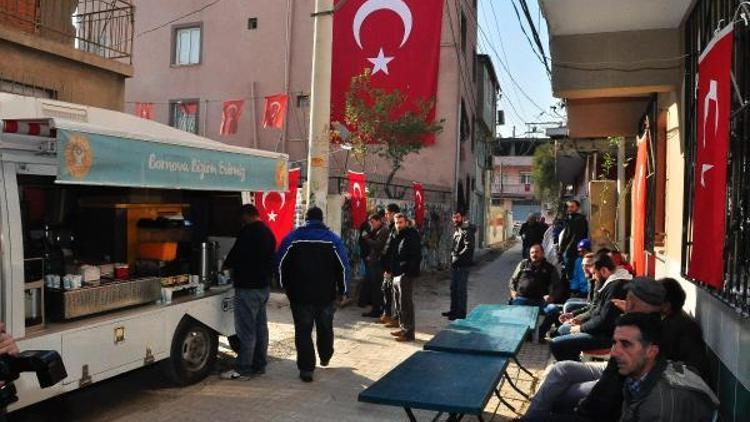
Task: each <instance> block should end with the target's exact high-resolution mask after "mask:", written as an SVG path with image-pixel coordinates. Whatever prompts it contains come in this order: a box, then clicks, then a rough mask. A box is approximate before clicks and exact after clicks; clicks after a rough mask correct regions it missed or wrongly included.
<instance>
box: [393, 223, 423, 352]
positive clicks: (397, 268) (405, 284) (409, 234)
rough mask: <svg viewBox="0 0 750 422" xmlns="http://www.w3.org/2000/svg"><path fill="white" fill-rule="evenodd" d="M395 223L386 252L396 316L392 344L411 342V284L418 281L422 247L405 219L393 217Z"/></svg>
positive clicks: (412, 295)
mask: <svg viewBox="0 0 750 422" xmlns="http://www.w3.org/2000/svg"><path fill="white" fill-rule="evenodd" d="M394 222H395V223H396V237H395V238H394V239H393V241H392V242H391V244H390V245H389V247H390V248H393V253H392V254H391V255H390V256H391V258H392V259H391V262H390V267H389V268H390V271H391V274H392V276H393V302H394V304H395V305H396V313H397V314H398V315H399V317H400V318H399V327H400V329H399V330H398V331H394V332H392V333H391V335H393V336H395V337H396V341H401V342H404V341H413V340H414V282H415V281H416V279H417V277H419V271H420V266H421V264H422V244H421V241H420V239H419V232H417V229H415V228H414V227H410V226H409V223H408V221H407V219H406V216H405V215H403V214H401V213H399V214H396V215H394Z"/></svg>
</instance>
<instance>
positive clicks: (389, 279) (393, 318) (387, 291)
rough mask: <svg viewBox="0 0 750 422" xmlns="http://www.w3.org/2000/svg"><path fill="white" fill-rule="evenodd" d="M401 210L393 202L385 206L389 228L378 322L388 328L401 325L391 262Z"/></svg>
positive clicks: (384, 252)
mask: <svg viewBox="0 0 750 422" xmlns="http://www.w3.org/2000/svg"><path fill="white" fill-rule="evenodd" d="M399 212H401V208H399V206H398V205H396V204H393V203H391V204H388V206H386V207H385V226H386V228H387V230H388V238H387V239H386V241H385V246H384V247H383V253H382V254H381V262H382V264H383V270H384V273H383V285H382V291H383V315H381V316H380V319H378V322H379V323H381V324H385V326H386V327H388V328H397V327H399V323H398V315H397V314H395V304H394V303H393V276H392V275H391V274H392V271H391V262H392V261H393V257H392V255H393V251H394V248H392V247H391V244H392V243H393V242H394V240H395V238H396V234H397V232H396V223H395V222H394V221H393V220H394V219H393V216H395V215H396V214H398V213H399Z"/></svg>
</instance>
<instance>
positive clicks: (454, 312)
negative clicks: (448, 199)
mask: <svg viewBox="0 0 750 422" xmlns="http://www.w3.org/2000/svg"><path fill="white" fill-rule="evenodd" d="M453 227H454V231H453V247H452V249H451V308H450V310H449V311H448V312H443V316H446V317H448V319H450V320H451V321H453V320H454V319H463V318H466V308H467V306H468V304H467V299H468V298H467V296H468V295H467V288H468V283H469V267H471V266H472V265H473V264H474V237H475V234H474V233H475V232H476V230H477V229H476V227H474V226H473V225H471V224H469V222H468V221H467V220H465V219H464V212H463V211H461V210H457V211H456V212H455V213H453Z"/></svg>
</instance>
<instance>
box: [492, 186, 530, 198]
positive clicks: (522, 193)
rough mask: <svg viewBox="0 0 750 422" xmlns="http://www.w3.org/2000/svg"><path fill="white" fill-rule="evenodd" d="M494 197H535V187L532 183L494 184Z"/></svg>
mask: <svg viewBox="0 0 750 422" xmlns="http://www.w3.org/2000/svg"><path fill="white" fill-rule="evenodd" d="M491 189H492V194H493V195H505V196H514V197H532V196H534V185H532V184H530V183H493V184H492V187H491Z"/></svg>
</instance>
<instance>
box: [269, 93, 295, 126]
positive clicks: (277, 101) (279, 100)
mask: <svg viewBox="0 0 750 422" xmlns="http://www.w3.org/2000/svg"><path fill="white" fill-rule="evenodd" d="M288 102H289V97H288V96H287V95H285V94H279V95H272V96H270V97H266V104H265V107H264V109H265V112H264V114H263V127H264V128H269V127H272V128H276V129H283V128H284V119H285V117H286V110H287V105H288Z"/></svg>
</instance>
